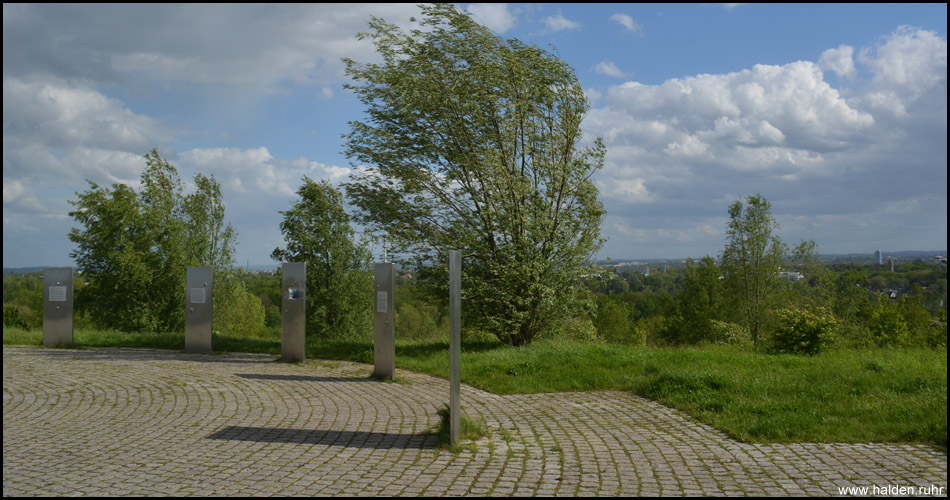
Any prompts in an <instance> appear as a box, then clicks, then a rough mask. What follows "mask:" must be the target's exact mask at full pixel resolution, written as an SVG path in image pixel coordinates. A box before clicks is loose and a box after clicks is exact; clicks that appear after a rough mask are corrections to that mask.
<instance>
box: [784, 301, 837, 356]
mask: <svg viewBox="0 0 950 500" xmlns="http://www.w3.org/2000/svg"><path fill="white" fill-rule="evenodd" d="M776 316H777V320H778V328H777V329H776V331H775V334H774V335H773V336H772V347H773V348H774V349H775V350H776V351H777V352H781V353H790V354H818V353H819V352H821V351H822V350H823V349H824V348H825V347H827V346H828V345H829V344H830V343H831V341H832V339H833V336H834V330H835V327H836V326H837V321H836V320H835V318H834V316H833V315H832V314H831V312H829V311H828V310H826V309H824V308H822V307H814V308H811V309H799V308H793V307H787V308H784V309H780V310H779V311H778V312H777V313H776Z"/></svg>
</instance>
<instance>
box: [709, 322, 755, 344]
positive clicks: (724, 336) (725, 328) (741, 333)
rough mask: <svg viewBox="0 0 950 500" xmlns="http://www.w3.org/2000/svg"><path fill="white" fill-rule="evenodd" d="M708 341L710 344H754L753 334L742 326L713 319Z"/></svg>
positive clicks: (710, 324) (710, 323)
mask: <svg viewBox="0 0 950 500" xmlns="http://www.w3.org/2000/svg"><path fill="white" fill-rule="evenodd" d="M706 340H707V343H709V344H725V345H749V344H751V343H752V334H751V333H749V329H748V328H746V327H744V326H742V325H737V324H735V323H728V322H726V321H719V320H716V319H711V320H709V333H708V337H707V339H706Z"/></svg>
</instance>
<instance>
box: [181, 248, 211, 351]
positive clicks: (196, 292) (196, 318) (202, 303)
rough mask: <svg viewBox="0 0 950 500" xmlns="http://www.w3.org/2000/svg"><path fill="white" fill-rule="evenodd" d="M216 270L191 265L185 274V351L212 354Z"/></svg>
mask: <svg viewBox="0 0 950 500" xmlns="http://www.w3.org/2000/svg"><path fill="white" fill-rule="evenodd" d="M213 279H214V271H213V270H212V269H211V268H210V267H189V268H188V272H187V274H186V276H185V287H186V288H185V352H197V353H201V354H211V317H212V314H213V303H212V302H213V301H212V297H213V295H214V294H213V291H214V282H213Z"/></svg>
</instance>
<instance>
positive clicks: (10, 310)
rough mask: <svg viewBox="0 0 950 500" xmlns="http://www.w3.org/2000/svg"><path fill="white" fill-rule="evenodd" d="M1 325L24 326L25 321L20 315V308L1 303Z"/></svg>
mask: <svg viewBox="0 0 950 500" xmlns="http://www.w3.org/2000/svg"><path fill="white" fill-rule="evenodd" d="M3 326H4V327H8V326H10V327H15V328H26V321H25V320H24V319H23V317H22V316H20V308H19V307H17V306H14V305H7V304H4V305H3Z"/></svg>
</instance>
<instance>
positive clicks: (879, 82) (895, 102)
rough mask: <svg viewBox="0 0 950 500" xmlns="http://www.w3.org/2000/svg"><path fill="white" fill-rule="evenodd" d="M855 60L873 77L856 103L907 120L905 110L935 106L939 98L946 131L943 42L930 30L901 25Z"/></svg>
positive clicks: (945, 85) (944, 50) (945, 76)
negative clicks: (922, 106) (866, 90)
mask: <svg viewBox="0 0 950 500" xmlns="http://www.w3.org/2000/svg"><path fill="white" fill-rule="evenodd" d="M858 61H860V62H861V63H862V64H864V65H865V66H867V67H868V68H869V69H870V70H871V72H872V73H873V74H874V76H873V78H872V80H871V87H872V90H871V91H870V92H868V93H867V94H866V95H865V96H863V97H862V98H861V99H859V100H860V102H861V103H862V104H865V105H866V106H868V107H869V108H870V109H872V110H879V111H883V112H886V113H887V114H889V115H891V116H893V117H897V118H907V117H908V116H909V113H910V111H909V110H908V108H910V107H912V106H914V105H915V104H917V103H920V102H922V103H923V105H924V106H926V107H930V108H932V107H934V106H939V104H940V101H939V100H940V99H942V103H943V109H944V115H943V124H944V125H943V126H944V129H946V96H947V91H946V87H947V40H946V39H944V38H941V37H939V36H938V35H937V34H936V33H934V32H932V31H925V30H919V29H914V28H911V27H908V26H901V27H900V28H899V29H898V30H897V31H895V32H894V33H892V34H890V35H889V36H887V37H884V39H883V41H882V42H881V43H880V44H878V45H877V46H876V47H873V48H865V49H863V50H861V52H860V53H859V55H858Z"/></svg>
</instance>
